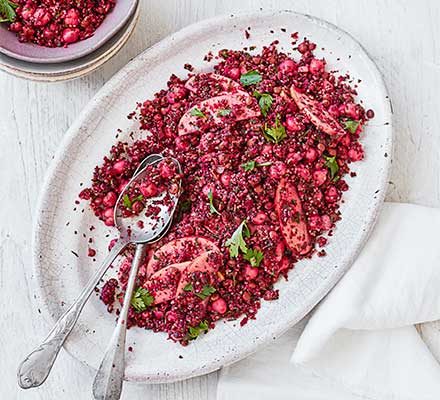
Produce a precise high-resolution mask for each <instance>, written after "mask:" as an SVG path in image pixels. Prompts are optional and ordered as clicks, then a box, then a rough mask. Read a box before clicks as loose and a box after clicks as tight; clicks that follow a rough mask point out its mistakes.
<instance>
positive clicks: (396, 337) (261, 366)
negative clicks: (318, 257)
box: [218, 203, 440, 400]
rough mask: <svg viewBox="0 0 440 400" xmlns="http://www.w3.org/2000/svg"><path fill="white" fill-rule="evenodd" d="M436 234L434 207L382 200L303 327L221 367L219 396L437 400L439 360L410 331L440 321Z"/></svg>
mask: <svg viewBox="0 0 440 400" xmlns="http://www.w3.org/2000/svg"><path fill="white" fill-rule="evenodd" d="M439 228H440V210H439V209H432V208H427V207H421V206H416V205H410V204H397V203H386V204H385V206H384V208H383V211H382V213H381V215H380V217H379V220H378V223H377V225H376V227H375V229H374V231H373V232H372V234H371V237H370V238H369V240H368V242H367V244H366V245H365V247H364V249H363V250H362V252H361V254H360V255H359V257H358V259H357V260H356V261H355V263H354V264H353V266H352V267H351V269H350V270H349V271H348V272H347V273H346V275H345V276H344V277H343V278H342V279H341V281H340V282H339V283H338V284H337V285H336V286H335V288H334V289H333V290H332V291H331V292H330V293H329V295H328V296H327V297H326V298H325V299H324V300H323V301H322V302H321V304H320V305H319V306H318V307H317V308H316V310H315V312H314V314H313V315H312V316H311V318H310V320H309V321H308V322H307V325H306V326H305V328H304V330H303V331H302V326H304V324H305V322H302V324H299V325H298V326H296V327H294V328H293V329H292V330H291V331H289V332H288V334H287V335H286V336H283V337H282V338H280V339H279V340H278V342H275V343H274V344H273V345H272V346H271V347H270V348H268V349H265V350H263V351H261V352H259V353H256V354H254V355H253V356H251V357H250V358H248V359H246V360H244V361H242V362H240V363H238V364H235V365H233V366H231V367H228V368H225V369H224V370H223V371H222V373H221V374H220V380H219V385H218V399H219V400H226V399H227V400H232V399H239V398H240V399H241V398H243V396H245V395H252V398H253V400H258V399H265V400H266V399H267V398H268V396H269V398H271V399H272V398H273V399H292V400H293V399H294V400H302V399H314V400H319V399H321V398H322V399H327V400H330V399H333V398H334V399H338V400H345V399H359V398H366V399H377V400H385V399H393V400H400V399H402V400H410V399H411V400H412V399H414V400H425V399H426V400H428V399H429V400H431V399H432V400H434V399H440V364H439V363H438V362H437V360H436V359H435V358H434V356H433V355H432V353H431V352H430V351H429V349H428V347H427V346H426V344H425V343H424V342H423V340H422V339H421V337H420V336H419V334H418V333H417V331H416V328H415V327H414V324H418V323H423V322H427V321H434V320H437V319H440V235H439V233H438V229H439ZM301 332H302V333H301ZM298 337H299V339H298ZM439 342H440V341H439ZM292 352H293V355H292V356H291V357H290V355H291V354H292ZM434 354H439V351H434ZM289 358H290V360H289ZM289 361H290V362H289Z"/></svg>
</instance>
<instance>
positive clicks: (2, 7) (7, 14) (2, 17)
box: [0, 0, 18, 22]
mask: <svg viewBox="0 0 440 400" xmlns="http://www.w3.org/2000/svg"><path fill="white" fill-rule="evenodd" d="M17 7H18V4H15V3H13V2H12V1H11V0H0V22H14V21H15V16H16V14H15V9H16V8H17Z"/></svg>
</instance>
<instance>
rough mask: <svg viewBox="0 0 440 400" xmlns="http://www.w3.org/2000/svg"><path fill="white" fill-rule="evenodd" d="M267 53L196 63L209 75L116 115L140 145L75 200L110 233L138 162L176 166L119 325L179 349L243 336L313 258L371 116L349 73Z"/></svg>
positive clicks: (108, 291) (108, 164)
mask: <svg viewBox="0 0 440 400" xmlns="http://www.w3.org/2000/svg"><path fill="white" fill-rule="evenodd" d="M292 37H293V38H294V39H295V37H296V36H295V34H294V35H292ZM277 44H278V42H277V41H275V42H273V43H272V44H270V45H269V46H267V47H263V50H262V52H261V54H259V55H251V54H249V53H248V52H246V51H235V50H221V51H220V52H219V54H218V56H216V57H214V56H213V55H209V56H208V57H207V59H212V60H214V61H216V65H215V66H214V71H213V72H209V73H200V74H194V73H190V74H189V77H188V78H187V79H181V78H179V77H177V76H175V75H172V76H171V77H170V79H169V81H168V87H167V89H164V90H161V91H160V92H158V93H156V94H155V96H154V98H153V99H151V100H146V101H145V102H143V103H141V104H138V107H137V110H136V111H135V112H133V113H132V114H130V116H129V118H133V119H136V120H137V121H138V122H139V124H140V128H141V131H145V136H144V137H143V138H142V139H141V140H137V141H135V142H134V143H131V144H128V143H122V142H119V143H117V144H116V145H114V146H113V148H112V149H111V152H110V155H109V156H108V157H105V158H104V162H103V164H102V166H97V167H96V168H95V171H94V177H93V183H92V186H91V187H90V188H87V189H85V190H84V191H83V192H81V194H80V197H81V198H82V199H86V200H89V201H90V204H91V207H92V209H93V211H94V213H95V215H96V216H97V217H98V218H99V219H101V220H102V221H103V222H104V223H105V224H106V225H109V226H112V225H113V223H114V221H113V207H114V205H115V200H116V197H117V196H118V195H119V193H120V192H121V191H122V189H123V188H124V186H125V185H126V184H127V182H128V180H129V179H130V178H131V177H132V175H133V172H134V171H135V169H136V168H137V166H138V164H139V163H140V161H141V160H142V159H143V158H144V157H145V156H147V155H148V154H150V153H153V152H154V153H163V154H164V155H171V156H173V157H176V158H177V159H178V160H179V161H180V163H181V165H182V169H183V179H182V188H183V192H182V195H181V198H180V201H179V205H178V210H177V212H176V215H175V218H174V221H173V224H172V227H171V229H170V231H169V233H168V234H167V235H166V236H165V237H164V238H163V239H162V240H161V241H160V242H159V243H157V244H154V245H153V246H152V247H151V248H150V250H149V252H148V255H147V257H146V259H145V262H144V264H143V265H142V267H141V268H140V272H139V275H138V281H137V289H136V292H135V294H134V296H133V298H132V307H131V309H130V312H129V320H128V325H129V326H139V327H144V328H146V329H151V330H153V331H155V332H157V331H162V332H167V333H168V335H169V337H170V338H171V339H172V340H175V341H178V342H180V343H181V344H183V345H186V344H188V342H189V341H190V340H193V339H196V338H197V337H198V336H199V335H200V334H201V333H204V332H206V331H208V330H209V329H212V328H214V326H215V323H216V321H218V320H219V319H221V318H226V319H228V320H234V319H238V318H240V324H241V325H243V324H245V323H246V322H247V321H248V320H249V319H250V318H251V319H253V318H255V316H256V314H257V312H258V309H259V308H260V305H261V301H262V299H263V300H267V301H270V300H275V299H277V298H278V296H279V293H278V290H276V289H274V284H275V283H276V282H277V281H278V279H279V278H280V277H281V276H283V277H285V278H286V279H287V273H288V271H289V270H290V269H292V268H293V267H294V265H295V263H296V262H297V261H298V260H301V259H304V258H310V257H312V256H313V255H314V254H315V253H316V254H317V255H318V256H325V250H324V249H323V247H325V244H326V243H327V240H328V237H329V236H331V233H332V229H333V228H334V227H335V223H336V222H337V221H338V220H339V219H340V218H341V216H340V212H339V206H340V202H341V197H342V195H343V192H344V191H346V190H347V189H348V185H347V183H346V181H345V179H344V177H345V176H346V174H348V173H350V168H349V167H350V163H352V162H355V161H359V160H361V159H362V158H363V156H364V153H363V149H362V145H361V144H360V142H359V137H360V135H361V133H362V126H363V125H364V123H365V122H366V121H367V120H368V119H369V118H372V117H373V116H374V113H373V111H372V110H369V111H367V112H366V111H365V110H364V108H363V107H362V106H361V105H360V104H358V103H356V101H355V96H356V90H355V88H353V87H351V86H350V84H349V83H350V81H349V77H348V76H337V75H336V74H334V73H332V72H330V71H328V70H327V69H326V63H325V60H323V59H318V58H316V57H315V56H314V55H313V50H314V49H315V47H316V45H315V44H313V43H311V42H309V41H308V40H304V41H303V42H302V43H300V44H299V45H298V46H296V47H295V48H294V50H297V51H298V53H299V57H297V59H296V60H295V59H293V58H291V57H290V56H288V55H286V54H284V53H282V52H279V51H278V49H277ZM186 68H187V69H189V70H190V71H191V70H192V68H191V66H189V65H187V66H186ZM150 133H151V134H150ZM350 174H351V176H355V174H354V173H353V172H351V173H350ZM131 259H132V253H130V252H128V254H127V255H126V259H125V261H124V262H123V263H122V265H121V267H120V270H119V273H118V280H116V279H110V280H109V281H108V282H106V283H105V285H104V287H103V289H102V291H101V299H102V301H103V302H104V303H105V304H106V305H107V306H108V309H109V310H110V311H112V310H113V309H114V303H115V302H116V304H118V300H119V302H120V301H121V298H122V293H123V291H124V289H125V286H126V282H127V279H128V272H129V269H130V265H131Z"/></svg>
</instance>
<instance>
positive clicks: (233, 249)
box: [225, 220, 251, 258]
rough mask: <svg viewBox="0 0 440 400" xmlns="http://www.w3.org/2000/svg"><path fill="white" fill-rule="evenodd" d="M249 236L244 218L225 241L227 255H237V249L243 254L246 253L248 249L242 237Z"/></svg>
mask: <svg viewBox="0 0 440 400" xmlns="http://www.w3.org/2000/svg"><path fill="white" fill-rule="evenodd" d="M250 236H251V233H250V231H249V228H248V226H247V225H246V220H244V221H243V222H242V223H241V224H240V225H239V226H238V228H237V229H236V230H235V232H234V233H233V234H232V236H231V237H230V238H229V239H228V240H227V241H226V242H225V246H226V247H229V255H230V256H231V257H233V258H234V257H235V258H237V257H238V251H239V250H241V251H242V253H243V254H246V253H247V251H248V248H247V245H246V242H245V240H244V238H245V237H246V238H248V237H250Z"/></svg>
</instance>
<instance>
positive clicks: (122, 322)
mask: <svg viewBox="0 0 440 400" xmlns="http://www.w3.org/2000/svg"><path fill="white" fill-rule="evenodd" d="M145 248H146V245H145V244H138V245H137V246H136V252H135V254H134V258H133V262H132V265H131V270H130V275H129V277H128V282H127V289H126V290H125V295H124V304H123V306H122V310H121V312H120V314H119V317H118V322H117V324H116V328H115V330H114V331H113V335H112V338H111V339H110V343H109V345H108V347H107V350H106V352H105V355H104V358H103V360H102V362H101V365H100V366H99V369H98V372H97V373H96V376H95V380H94V382H93V396H94V398H95V399H96V400H119V398H120V397H121V392H122V383H123V380H124V372H125V334H126V323H127V316H128V309H129V308H130V303H131V297H132V294H133V289H134V285H135V283H136V276H137V272H138V269H139V266H140V265H141V263H142V260H143V258H144V250H145Z"/></svg>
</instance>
